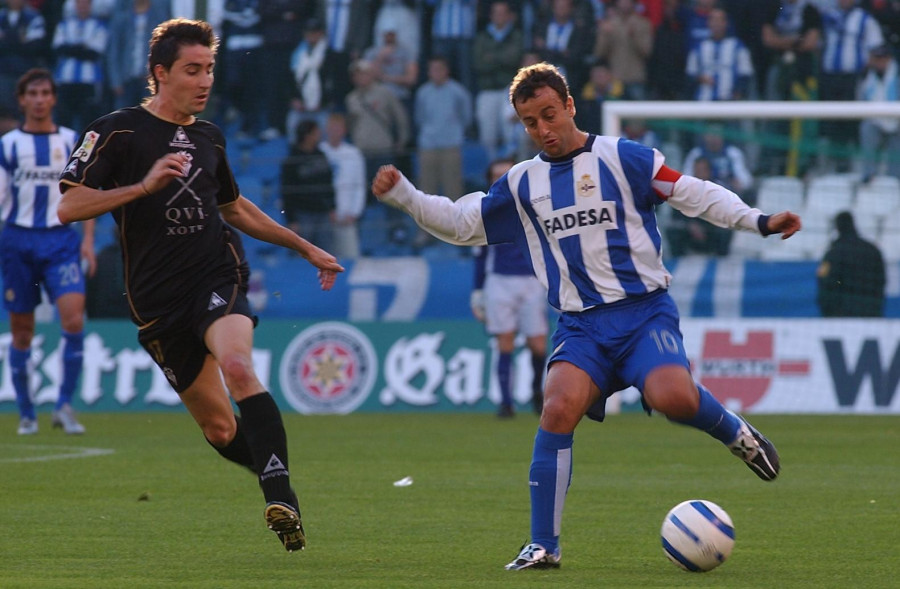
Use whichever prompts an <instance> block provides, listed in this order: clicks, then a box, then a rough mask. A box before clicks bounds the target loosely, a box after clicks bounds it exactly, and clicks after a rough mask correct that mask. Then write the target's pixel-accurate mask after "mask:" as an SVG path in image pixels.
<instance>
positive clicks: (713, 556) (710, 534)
mask: <svg viewBox="0 0 900 589" xmlns="http://www.w3.org/2000/svg"><path fill="white" fill-rule="evenodd" d="M660 534H661V535H662V546H663V551H665V553H666V556H668V557H669V560H671V561H672V562H674V563H675V564H676V565H678V566H679V567H681V568H683V569H684V570H686V571H692V572H695V573H702V572H706V571H711V570H712V569H714V568H716V567H717V566H719V565H720V564H722V563H723V562H725V559H726V558H728V556H729V555H730V554H731V549H732V548H734V524H733V523H731V517H730V516H729V515H728V514H727V513H726V512H725V510H724V509H722V508H721V507H719V506H718V505H716V504H715V503H713V502H712V501H705V500H703V499H691V500H690V501H684V502H682V503H679V504H678V505H676V506H675V507H673V508H672V509H671V510H670V511H669V513H667V514H666V519H665V520H663V525H662V530H661V531H660Z"/></svg>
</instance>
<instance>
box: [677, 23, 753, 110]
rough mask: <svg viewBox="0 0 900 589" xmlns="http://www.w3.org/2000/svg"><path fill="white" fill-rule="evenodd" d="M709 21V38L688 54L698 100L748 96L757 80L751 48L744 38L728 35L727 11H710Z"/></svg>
mask: <svg viewBox="0 0 900 589" xmlns="http://www.w3.org/2000/svg"><path fill="white" fill-rule="evenodd" d="M707 22H708V23H709V32H710V36H709V38H708V39H704V40H703V41H701V42H700V43H699V44H698V45H697V46H696V47H694V48H693V49H691V51H690V53H689V54H688V60H687V68H686V71H687V74H688V76H690V77H691V80H692V81H693V85H694V99H695V100H741V99H746V98H747V95H748V93H749V90H750V82H751V80H752V79H753V62H752V61H751V59H750V51H749V50H748V49H747V47H746V46H745V45H744V44H743V43H742V42H741V40H740V39H738V38H737V37H735V36H733V35H729V34H728V15H727V14H726V13H725V11H724V10H722V9H721V8H714V9H712V10H710V12H709V17H708V21H707Z"/></svg>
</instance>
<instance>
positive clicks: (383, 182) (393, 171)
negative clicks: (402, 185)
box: [372, 166, 400, 198]
mask: <svg viewBox="0 0 900 589" xmlns="http://www.w3.org/2000/svg"><path fill="white" fill-rule="evenodd" d="M399 181H400V170H398V169H397V168H395V167H394V166H381V167H380V168H378V173H377V174H375V179H374V180H372V194H374V195H375V196H376V197H378V198H381V197H382V195H383V194H384V193H385V192H387V191H388V190H390V189H391V188H393V187H394V186H396V184H397V182H399Z"/></svg>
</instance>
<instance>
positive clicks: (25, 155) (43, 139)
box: [0, 127, 76, 228]
mask: <svg viewBox="0 0 900 589" xmlns="http://www.w3.org/2000/svg"><path fill="white" fill-rule="evenodd" d="M75 139H76V135H75V131H73V130H72V129H69V128H66V127H58V128H57V130H56V132H55V133H26V132H25V131H22V130H21V129H14V130H12V131H10V132H9V133H7V134H5V135H4V136H3V137H0V203H2V211H3V213H2V214H3V221H4V223H11V224H14V225H18V226H19V227H33V228H46V227H56V226H59V225H61V223H60V222H59V218H58V217H57V216H56V209H57V207H58V206H59V199H60V196H61V195H60V192H59V177H60V176H61V175H62V172H63V169H64V168H65V167H66V162H68V161H69V155H70V154H71V153H72V149H73V148H74V146H75Z"/></svg>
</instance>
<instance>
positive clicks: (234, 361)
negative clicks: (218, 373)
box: [219, 353, 258, 392]
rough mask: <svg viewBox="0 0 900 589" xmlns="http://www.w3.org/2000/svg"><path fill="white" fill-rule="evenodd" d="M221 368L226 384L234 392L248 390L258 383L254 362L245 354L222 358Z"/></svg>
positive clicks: (220, 360) (220, 361) (229, 355)
mask: <svg viewBox="0 0 900 589" xmlns="http://www.w3.org/2000/svg"><path fill="white" fill-rule="evenodd" d="M219 368H220V369H221V370H222V376H223V377H224V378H225V384H226V385H227V386H228V388H229V389H230V390H232V391H235V390H244V389H247V388H248V387H251V386H252V385H254V384H255V382H256V374H255V373H254V372H253V362H252V361H251V359H250V358H247V357H246V356H244V355H243V354H237V353H235V354H228V355H226V356H225V357H223V358H220V359H219ZM257 392H258V391H257Z"/></svg>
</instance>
